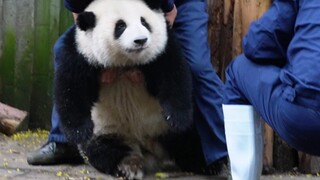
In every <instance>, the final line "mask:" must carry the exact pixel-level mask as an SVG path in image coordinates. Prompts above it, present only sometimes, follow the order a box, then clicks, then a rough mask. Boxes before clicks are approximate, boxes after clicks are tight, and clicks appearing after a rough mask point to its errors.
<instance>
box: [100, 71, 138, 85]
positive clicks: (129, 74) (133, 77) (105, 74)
mask: <svg viewBox="0 0 320 180" xmlns="http://www.w3.org/2000/svg"><path fill="white" fill-rule="evenodd" d="M119 75H120V74H119V71H118V70H117V69H105V70H103V71H102V73H101V76H100V82H101V83H102V84H112V83H113V82H115V81H116V79H117V78H118V76H119ZM124 75H125V76H126V78H127V79H129V80H130V81H131V82H132V83H133V84H138V83H140V82H142V79H143V75H142V72H141V71H139V70H138V69H130V70H127V71H126V72H125V74H124Z"/></svg>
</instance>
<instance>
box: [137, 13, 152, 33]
mask: <svg viewBox="0 0 320 180" xmlns="http://www.w3.org/2000/svg"><path fill="white" fill-rule="evenodd" d="M140 21H141V24H142V25H143V26H144V27H146V28H147V29H148V30H149V31H150V32H151V27H150V25H149V24H148V23H147V21H146V19H144V17H141V18H140Z"/></svg>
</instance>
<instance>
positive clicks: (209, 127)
mask: <svg viewBox="0 0 320 180" xmlns="http://www.w3.org/2000/svg"><path fill="white" fill-rule="evenodd" d="M91 1H92V0H82V1H79V0H65V6H66V8H67V9H69V10H70V11H71V12H73V13H74V15H75V16H76V15H77V13H81V12H82V11H83V10H84V9H85V7H86V6H87V5H88V4H89V3H90V2H91ZM161 1H162V7H163V8H162V9H163V11H164V12H165V13H166V18H167V20H168V21H169V23H170V24H171V25H173V29H174V30H175V31H176V35H177V37H178V40H179V41H180V42H181V45H182V48H183V51H184V53H185V57H186V60H187V62H188V63H189V65H190V67H191V71H192V74H193V79H194V99H195V102H196V105H197V107H198V108H197V109H198V112H197V113H199V116H200V118H199V119H197V122H196V125H197V130H198V133H199V136H200V138H201V141H202V147H203V153H204V156H205V159H206V161H207V164H208V165H213V164H214V165H216V167H217V168H216V169H217V170H218V171H219V167H221V166H220V165H224V163H226V161H227V158H226V157H227V149H226V142H225V133H224V123H223V113H222V101H223V93H222V90H223V83H222V81H221V80H220V79H219V77H218V76H217V74H216V72H215V71H214V69H213V67H212V64H211V60H210V49H209V44H208V31H207V23H208V14H207V12H206V8H207V3H206V0H161ZM63 36H64V35H62V36H61V37H60V38H59V39H58V41H57V42H56V44H55V46H54V53H55V54H56V53H58V51H59V48H60V46H61V39H62V38H63ZM57 66H59V60H57V59H55V68H56V67H57ZM52 114H53V116H52V129H51V132H50V134H49V138H48V142H47V144H45V145H44V146H43V147H41V148H40V149H39V150H37V151H35V152H33V153H30V154H29V156H28V158H27V161H28V163H29V164H33V165H36V164H42V165H43V164H57V163H62V161H64V160H65V157H75V156H78V155H77V153H74V151H73V149H74V147H73V146H71V145H69V144H67V141H66V139H65V137H64V135H63V133H62V132H61V131H60V129H59V117H58V114H57V113H56V110H55V108H53V113H52ZM62 152H64V153H62ZM66 152H70V153H66ZM75 159H77V158H75Z"/></svg>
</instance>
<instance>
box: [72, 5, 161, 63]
mask: <svg viewBox="0 0 320 180" xmlns="http://www.w3.org/2000/svg"><path fill="white" fill-rule="evenodd" d="M166 43H167V23H166V20H165V18H164V15H163V13H162V12H161V11H160V10H151V9H150V8H149V7H148V6H147V5H146V4H145V3H144V1H143V0H94V1H93V2H92V3H91V4H90V5H89V6H88V7H87V8H86V9H85V11H84V12H83V13H81V14H79V16H78V19H77V29H76V44H77V49H78V51H79V52H80V53H81V54H83V55H84V56H85V57H86V58H87V59H88V61H89V62H90V63H92V64H99V65H103V66H105V67H112V66H128V65H139V64H145V63H148V62H150V61H152V60H154V59H155V58H156V57H157V56H158V55H159V54H161V53H163V51H164V49H165V46H166Z"/></svg>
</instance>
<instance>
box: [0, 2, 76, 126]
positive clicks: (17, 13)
mask: <svg viewBox="0 0 320 180" xmlns="http://www.w3.org/2000/svg"><path fill="white" fill-rule="evenodd" d="M71 24H72V16H71V13H69V12H68V11H67V10H66V9H65V8H64V6H63V1H62V0H0V102H3V103H6V104H9V105H11V106H14V107H17V108H20V109H22V110H26V111H28V112H29V116H28V119H26V121H24V122H23V124H22V127H21V128H22V129H25V128H27V127H28V128H46V129H48V128H50V116H51V107H52V78H53V45H54V42H55V40H56V39H57V38H58V37H59V35H60V34H61V33H62V32H64V31H65V29H66V28H67V27H68V26H69V25H71Z"/></svg>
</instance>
